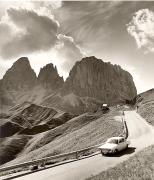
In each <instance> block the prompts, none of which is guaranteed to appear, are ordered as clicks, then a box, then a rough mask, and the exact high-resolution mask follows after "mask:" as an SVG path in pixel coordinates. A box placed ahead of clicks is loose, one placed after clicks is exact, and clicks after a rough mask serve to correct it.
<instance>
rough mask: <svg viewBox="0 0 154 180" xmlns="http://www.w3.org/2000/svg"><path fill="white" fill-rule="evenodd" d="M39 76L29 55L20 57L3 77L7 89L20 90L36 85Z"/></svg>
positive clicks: (4, 86)
mask: <svg viewBox="0 0 154 180" xmlns="http://www.w3.org/2000/svg"><path fill="white" fill-rule="evenodd" d="M36 83H37V77H36V74H35V72H34V70H33V69H32V68H31V66H30V63H29V60H28V58H27V57H21V58H20V59H18V60H17V61H16V62H15V63H14V64H13V65H12V67H11V68H10V69H8V71H7V72H6V74H5V75H4V77H3V80H2V84H3V88H4V89H6V90H20V89H25V88H26V89H27V88H28V89H29V88H32V87H34V85H35V84H36Z"/></svg>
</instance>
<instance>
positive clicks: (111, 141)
mask: <svg viewBox="0 0 154 180" xmlns="http://www.w3.org/2000/svg"><path fill="white" fill-rule="evenodd" d="M107 143H111V144H118V140H117V139H109V140H108V141H107Z"/></svg>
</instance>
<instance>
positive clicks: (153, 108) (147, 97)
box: [137, 89, 154, 126]
mask: <svg viewBox="0 0 154 180" xmlns="http://www.w3.org/2000/svg"><path fill="white" fill-rule="evenodd" d="M137 105H139V109H138V112H139V114H140V115H141V116H142V117H143V118H145V119H146V120H147V121H148V122H149V123H150V124H152V125H153V126H154V89H151V90H149V91H146V92H144V93H141V94H140V95H138V97H137Z"/></svg>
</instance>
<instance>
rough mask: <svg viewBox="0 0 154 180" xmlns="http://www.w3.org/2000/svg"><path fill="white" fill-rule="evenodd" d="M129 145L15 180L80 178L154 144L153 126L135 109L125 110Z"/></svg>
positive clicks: (114, 164) (95, 172)
mask: <svg viewBox="0 0 154 180" xmlns="http://www.w3.org/2000/svg"><path fill="white" fill-rule="evenodd" d="M125 120H126V123H127V126H128V131H129V137H128V139H130V140H131V147H132V148H129V149H128V150H126V151H125V152H123V153H121V154H119V155H116V156H114V157H105V156H104V157H102V156H101V155H100V154H98V155H96V156H92V157H89V158H86V159H82V160H79V161H75V162H72V163H69V164H64V165H60V166H57V167H54V168H50V169H46V170H42V171H39V172H36V173H33V174H29V175H26V176H22V177H20V178H16V179H17V180H30V179H32V180H51V179H54V180H79V179H80V180H82V179H85V178H87V177H90V176H91V175H96V174H98V173H100V172H102V171H105V170H107V169H108V168H110V167H113V166H116V165H117V164H118V163H121V162H122V161H124V160H126V159H128V158H129V157H130V156H133V155H134V154H135V153H137V152H138V151H140V150H141V149H143V148H145V147H147V146H149V145H152V144H154V138H152V137H153V136H154V128H153V127H152V126H150V125H149V124H148V123H147V122H146V121H145V120H144V119H143V118H142V117H141V116H140V115H138V114H137V113H136V112H135V111H125Z"/></svg>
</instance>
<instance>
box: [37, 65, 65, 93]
mask: <svg viewBox="0 0 154 180" xmlns="http://www.w3.org/2000/svg"><path fill="white" fill-rule="evenodd" d="M38 81H39V83H40V84H41V85H43V86H44V87H45V88H51V89H52V90H55V89H58V88H60V87H62V85H63V83H64V80H63V77H60V76H59V74H58V72H57V68H56V66H55V67H54V65H53V64H52V63H50V64H47V65H46V66H44V67H43V68H41V69H40V73H39V75H38Z"/></svg>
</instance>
